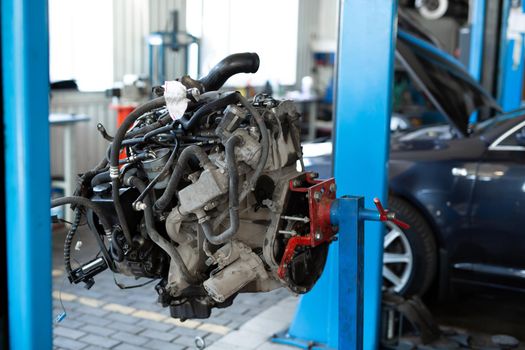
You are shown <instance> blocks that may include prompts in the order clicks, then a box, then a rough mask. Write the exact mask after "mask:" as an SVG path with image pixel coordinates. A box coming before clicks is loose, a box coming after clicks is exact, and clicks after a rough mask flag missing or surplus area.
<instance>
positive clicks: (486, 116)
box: [303, 32, 525, 295]
mask: <svg viewBox="0 0 525 350" xmlns="http://www.w3.org/2000/svg"><path fill="white" fill-rule="evenodd" d="M396 58H397V60H398V61H399V62H400V63H401V64H403V65H404V66H405V69H406V70H407V71H408V72H409V73H410V75H411V77H412V79H413V80H414V81H416V82H417V83H418V85H419V88H420V89H421V91H423V93H424V94H425V96H426V99H428V100H429V101H431V102H432V107H433V108H434V109H435V110H436V111H438V112H439V113H440V114H441V115H442V116H443V117H444V118H445V119H446V120H447V121H448V122H446V123H441V124H437V125H432V126H424V127H419V128H414V129H412V130H410V131H407V132H401V133H397V134H395V135H391V150H390V160H389V199H388V204H389V208H390V209H391V210H393V211H394V212H396V213H397V215H398V217H399V218H400V219H401V220H403V221H405V222H407V223H408V224H409V225H410V228H409V229H407V230H401V229H400V228H399V227H397V226H395V225H392V224H388V227H387V230H385V236H384V250H385V252H384V256H383V286H384V289H386V290H389V291H392V292H396V293H399V294H402V295H423V294H425V292H427V291H428V290H429V287H430V286H431V285H432V284H433V283H435V285H436V286H437V287H438V290H439V291H441V292H442V293H446V292H447V291H448V290H450V287H451V286H460V285H463V286H465V285H470V286H479V285H486V286H490V287H495V288H500V289H501V288H503V289H512V290H521V291H525V273H524V271H525V259H523V252H525V234H523V232H524V231H523V227H525V215H524V213H525V109H520V110H516V111H513V112H509V113H502V112H501V109H500V107H499V106H498V104H497V103H496V101H495V100H494V99H493V98H492V97H491V96H490V95H489V94H488V93H487V92H486V91H485V90H483V88H482V87H481V86H480V85H479V84H478V83H477V82H476V81H474V80H473V79H472V78H471V77H470V75H469V74H468V73H467V72H466V70H465V69H464V68H463V66H462V65H461V64H460V63H458V62H457V61H456V60H455V59H454V58H453V57H451V56H449V55H447V54H445V53H443V52H442V51H440V50H439V49H437V48H436V47H434V46H433V45H431V44H429V43H428V42H426V41H424V40H421V39H420V38H417V37H414V36H412V35H410V34H408V33H405V32H400V33H399V34H398V40H397V49H396ZM331 149H332V145H331V142H321V143H316V144H306V145H305V146H304V150H303V152H304V156H305V159H304V163H305V166H306V168H307V169H308V170H312V171H316V172H318V173H320V175H321V176H322V177H330V176H331V175H332V161H331ZM336 180H337V179H336Z"/></svg>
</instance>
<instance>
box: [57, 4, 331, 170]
mask: <svg viewBox="0 0 525 350" xmlns="http://www.w3.org/2000/svg"><path fill="white" fill-rule="evenodd" d="M186 1H187V0H113V13H114V24H113V28H114V33H113V34H114V35H113V41H114V52H113V54H114V55H113V57H114V58H113V59H114V80H115V81H120V80H121V79H122V77H123V75H124V74H139V75H140V74H147V72H148V58H147V57H148V56H147V45H146V40H145V37H146V35H147V34H149V33H151V32H153V31H160V30H166V29H167V28H169V26H171V24H170V23H169V19H170V11H171V10H173V9H178V10H179V28H180V29H181V30H184V28H185V26H186V23H185V16H184V14H185V12H186ZM337 4H338V0H323V1H318V0H301V1H300V8H299V11H300V14H299V38H298V39H299V43H298V67H297V71H298V72H297V73H298V75H297V76H298V78H299V79H298V84H300V77H302V76H305V75H310V74H311V70H312V60H311V54H310V44H311V41H312V40H315V39H318V38H323V39H326V38H327V39H330V38H332V39H335V37H336V35H337V16H336V11H337ZM176 55H177V54H170V56H169V57H170V60H169V61H170V62H171V63H172V64H168V67H167V74H168V77H178V76H180V75H181V73H182V61H181V60H180V59H178V58H177V56H176ZM299 86H300V85H298V87H299ZM109 104H110V100H109V99H108V98H106V97H105V96H104V93H102V92H95V93H78V92H68V93H62V92H57V93H54V94H53V98H52V100H51V111H52V112H63V113H78V114H87V115H89V116H90V117H91V121H90V122H89V123H84V124H80V125H78V126H77V127H76V130H77V139H78V150H77V172H82V171H85V170H87V169H89V168H90V167H92V166H94V165H95V164H96V163H97V161H98V160H99V159H100V157H101V156H102V154H103V152H104V150H105V147H106V146H107V143H106V142H105V141H104V140H103V139H102V138H101V137H100V136H99V134H98V132H97V131H96V124H97V123H98V122H101V123H103V124H104V125H105V126H106V128H107V129H108V131H109V132H110V133H114V131H115V130H114V129H115V118H116V117H115V112H114V111H112V110H111V109H109ZM61 145H62V131H61V130H60V128H53V129H52V130H51V152H52V153H51V157H52V162H51V169H52V174H53V175H54V176H61V175H62V149H61Z"/></svg>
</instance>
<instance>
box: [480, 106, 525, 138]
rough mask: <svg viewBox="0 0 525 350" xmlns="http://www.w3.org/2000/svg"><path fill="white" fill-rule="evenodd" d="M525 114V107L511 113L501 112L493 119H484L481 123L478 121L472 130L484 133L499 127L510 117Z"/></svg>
mask: <svg viewBox="0 0 525 350" xmlns="http://www.w3.org/2000/svg"><path fill="white" fill-rule="evenodd" d="M524 114H525V108H522V109H518V110H516V111H513V112H511V113H505V114H500V115H498V116H496V117H493V118H491V119H488V120H485V121H482V122H480V123H477V124H476V125H474V127H473V129H472V131H473V132H474V133H476V134H480V133H484V132H486V131H489V130H491V129H494V128H497V127H499V126H501V125H502V124H504V123H505V122H507V121H508V120H510V119H513V118H516V117H520V116H522V115H524Z"/></svg>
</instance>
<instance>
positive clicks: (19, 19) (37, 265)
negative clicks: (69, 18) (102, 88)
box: [1, 0, 52, 350]
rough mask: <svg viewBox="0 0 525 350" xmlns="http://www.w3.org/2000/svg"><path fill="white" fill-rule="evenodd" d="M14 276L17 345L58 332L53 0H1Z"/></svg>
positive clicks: (30, 346) (44, 345) (42, 347)
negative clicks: (54, 326)
mask: <svg viewBox="0 0 525 350" xmlns="http://www.w3.org/2000/svg"><path fill="white" fill-rule="evenodd" d="M1 6H2V11H1V15H2V34H1V35H2V69H3V82H2V83H3V91H4V96H3V98H4V121H5V125H4V128H5V129H4V132H5V148H4V151H5V158H6V166H5V173H6V176H5V184H6V197H7V198H6V211H7V213H6V214H7V215H6V217H7V234H6V236H7V275H8V276H7V281H8V291H7V293H8V307H9V309H8V312H9V341H10V347H11V349H16V350H37V349H38V350H46V349H51V346H52V336H51V334H52V332H51V317H52V316H51V233H50V227H51V223H50V212H49V201H50V175H49V126H48V113H49V112H48V109H49V106H48V98H49V74H48V70H49V68H48V67H49V63H48V27H47V18H48V16H47V1H43V0H2V4H1Z"/></svg>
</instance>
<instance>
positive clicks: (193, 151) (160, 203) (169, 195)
mask: <svg viewBox="0 0 525 350" xmlns="http://www.w3.org/2000/svg"><path fill="white" fill-rule="evenodd" d="M192 157H197V159H198V160H199V163H200V165H201V167H203V168H209V167H210V166H211V165H212V163H211V161H210V158H208V155H207V154H206V152H204V151H203V149H202V148H200V147H199V146H196V145H191V146H188V147H186V148H185V149H184V151H182V152H181V154H180V156H179V159H178V161H177V164H176V165H175V168H174V169H173V172H172V173H171V176H170V179H169V181H168V185H167V186H166V189H165V190H164V193H163V194H162V196H160V198H159V199H157V201H156V202H155V210H157V211H162V210H164V209H165V208H166V207H167V206H168V204H169V203H170V202H171V200H172V199H173V195H175V192H176V191H177V187H178V186H179V182H180V179H181V178H182V174H183V172H184V170H185V169H186V167H187V165H188V161H189V160H190V159H191V158H192Z"/></svg>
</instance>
